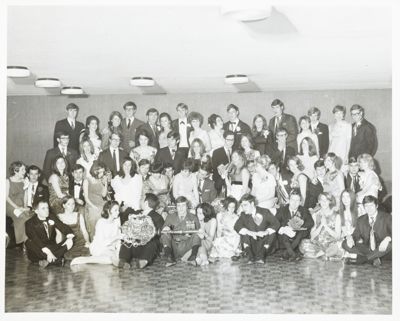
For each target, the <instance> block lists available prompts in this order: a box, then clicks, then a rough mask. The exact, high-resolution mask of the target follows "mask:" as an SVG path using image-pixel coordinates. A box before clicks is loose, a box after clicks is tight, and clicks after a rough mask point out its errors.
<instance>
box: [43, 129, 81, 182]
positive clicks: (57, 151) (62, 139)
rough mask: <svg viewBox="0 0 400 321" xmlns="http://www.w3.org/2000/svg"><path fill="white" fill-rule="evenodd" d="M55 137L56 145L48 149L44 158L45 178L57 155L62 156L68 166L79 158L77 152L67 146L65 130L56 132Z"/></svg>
mask: <svg viewBox="0 0 400 321" xmlns="http://www.w3.org/2000/svg"><path fill="white" fill-rule="evenodd" d="M56 137H57V138H56V139H57V142H58V145H57V147H55V148H52V149H49V150H48V151H47V152H46V156H45V158H44V163H43V174H44V176H45V178H46V179H49V177H50V175H51V174H52V169H51V168H52V166H53V162H54V160H55V159H56V158H57V157H58V156H62V157H64V159H65V160H66V162H67V165H68V167H69V168H71V167H72V166H74V165H75V163H76V161H77V160H78V158H79V155H78V152H77V151H76V150H75V149H72V148H70V147H69V142H70V137H69V134H68V133H66V132H58V133H57V134H56Z"/></svg>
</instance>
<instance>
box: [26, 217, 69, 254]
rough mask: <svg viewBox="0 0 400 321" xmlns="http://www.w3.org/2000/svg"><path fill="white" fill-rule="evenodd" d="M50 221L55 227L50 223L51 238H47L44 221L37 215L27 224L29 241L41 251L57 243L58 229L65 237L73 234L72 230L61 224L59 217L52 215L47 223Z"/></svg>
mask: <svg viewBox="0 0 400 321" xmlns="http://www.w3.org/2000/svg"><path fill="white" fill-rule="evenodd" d="M49 220H52V221H53V222H54V224H53V225H50V224H49V223H48V227H49V237H47V233H46V229H45V227H44V225H43V221H41V220H39V218H38V216H37V215H36V214H35V215H34V216H32V217H31V218H30V219H29V220H27V221H26V222H25V231H26V235H27V236H28V239H30V240H31V241H32V242H33V244H34V245H35V246H36V247H38V248H40V249H41V248H44V247H46V246H47V245H49V244H55V243H56V229H57V230H59V231H60V232H61V233H62V234H63V235H67V234H73V233H72V230H71V228H70V227H69V226H68V225H66V224H64V223H63V222H61V221H60V220H59V219H58V217H57V216H55V215H52V214H50V215H49V217H48V218H47V221H49Z"/></svg>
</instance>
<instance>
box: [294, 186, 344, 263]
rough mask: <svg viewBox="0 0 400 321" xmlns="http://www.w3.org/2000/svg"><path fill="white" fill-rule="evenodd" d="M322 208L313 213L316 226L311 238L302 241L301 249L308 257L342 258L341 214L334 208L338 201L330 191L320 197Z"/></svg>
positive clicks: (312, 230)
mask: <svg viewBox="0 0 400 321" xmlns="http://www.w3.org/2000/svg"><path fill="white" fill-rule="evenodd" d="M318 202H319V205H320V209H319V210H318V211H316V212H314V213H313V214H312V218H313V220H314V226H313V228H312V229H311V232H310V234H311V237H310V239H304V240H302V241H301V243H300V246H299V249H300V252H301V253H303V254H304V257H307V258H324V259H325V260H328V259H341V258H342V257H343V251H342V249H341V244H342V241H343V239H342V237H341V235H342V227H341V219H340V215H339V214H338V212H337V211H336V210H334V208H335V205H336V201H335V198H334V197H333V196H332V195H331V194H329V193H322V194H320V196H319V197H318Z"/></svg>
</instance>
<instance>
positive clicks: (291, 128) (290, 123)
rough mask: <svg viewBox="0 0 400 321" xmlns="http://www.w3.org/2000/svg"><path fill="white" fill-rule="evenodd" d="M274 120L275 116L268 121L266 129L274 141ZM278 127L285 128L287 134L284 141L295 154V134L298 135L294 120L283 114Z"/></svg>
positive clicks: (292, 117) (290, 116)
mask: <svg viewBox="0 0 400 321" xmlns="http://www.w3.org/2000/svg"><path fill="white" fill-rule="evenodd" d="M275 118H276V116H274V117H272V118H271V119H270V120H269V125H268V129H269V130H270V131H271V132H272V133H273V137H274V140H275V135H276V132H275ZM279 127H281V128H285V129H286V130H287V132H288V137H287V140H286V141H287V144H288V145H289V146H290V147H292V148H293V149H294V150H295V151H296V152H297V134H298V133H299V130H298V128H297V121H296V118H295V117H294V116H292V115H289V114H285V113H283V114H282V118H281V123H280V126H279Z"/></svg>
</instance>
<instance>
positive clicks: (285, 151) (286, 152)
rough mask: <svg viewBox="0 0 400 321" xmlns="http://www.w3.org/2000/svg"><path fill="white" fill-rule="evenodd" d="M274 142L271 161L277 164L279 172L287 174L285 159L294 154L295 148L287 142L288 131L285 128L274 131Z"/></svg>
mask: <svg viewBox="0 0 400 321" xmlns="http://www.w3.org/2000/svg"><path fill="white" fill-rule="evenodd" d="M275 137H276V143H275V145H273V148H272V152H271V155H272V158H271V159H272V161H273V162H274V163H278V164H279V168H280V172H281V174H282V175H285V176H287V175H286V174H287V173H288V172H289V170H288V168H287V161H288V159H289V157H291V156H295V155H296V150H295V149H294V148H293V147H292V146H289V145H288V143H287V137H288V133H287V130H286V129H285V128H279V129H277V131H276V135H275Z"/></svg>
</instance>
